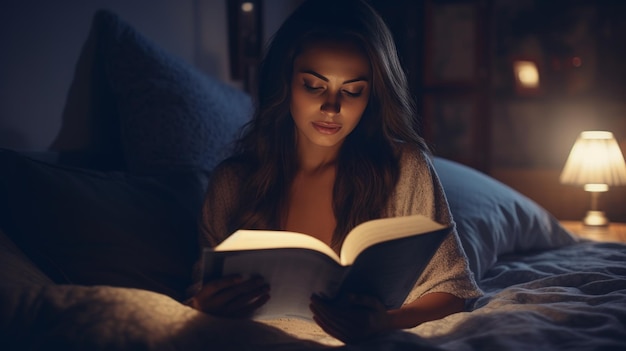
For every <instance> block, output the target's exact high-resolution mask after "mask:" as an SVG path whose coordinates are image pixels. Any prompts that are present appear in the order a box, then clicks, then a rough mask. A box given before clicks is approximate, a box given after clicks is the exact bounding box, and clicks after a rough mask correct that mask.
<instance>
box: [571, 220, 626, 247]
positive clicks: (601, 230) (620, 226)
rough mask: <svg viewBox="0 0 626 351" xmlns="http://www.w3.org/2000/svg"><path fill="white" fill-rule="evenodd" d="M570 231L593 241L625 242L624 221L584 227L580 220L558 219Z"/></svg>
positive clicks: (625, 224)
mask: <svg viewBox="0 0 626 351" xmlns="http://www.w3.org/2000/svg"><path fill="white" fill-rule="evenodd" d="M560 222H561V225H562V226H563V227H565V228H566V229H568V230H569V231H570V232H572V233H574V234H576V235H578V236H580V237H582V238H585V239H590V240H595V241H617V242H623V243H626V223H609V226H608V227H586V226H583V224H582V222H580V221H560Z"/></svg>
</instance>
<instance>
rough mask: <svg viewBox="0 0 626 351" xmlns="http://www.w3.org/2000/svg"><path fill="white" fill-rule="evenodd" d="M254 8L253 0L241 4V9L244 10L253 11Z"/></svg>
mask: <svg viewBox="0 0 626 351" xmlns="http://www.w3.org/2000/svg"><path fill="white" fill-rule="evenodd" d="M253 10H254V4H253V3H251V2H244V3H243V4H241V11H243V12H252V11H253Z"/></svg>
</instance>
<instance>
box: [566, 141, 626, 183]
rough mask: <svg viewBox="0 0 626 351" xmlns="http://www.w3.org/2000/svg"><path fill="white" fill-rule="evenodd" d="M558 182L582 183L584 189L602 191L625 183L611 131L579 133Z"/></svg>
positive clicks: (625, 169)
mask: <svg viewBox="0 0 626 351" xmlns="http://www.w3.org/2000/svg"><path fill="white" fill-rule="evenodd" d="M561 183H563V184H572V185H584V186H585V190H588V191H606V190H608V186H613V185H624V184H626V163H624V156H623V155H622V152H621V151H620V148H619V145H618V144H617V141H616V140H615V138H614V137H613V133H611V132H606V131H585V132H582V133H580V136H578V139H577V140H576V143H575V144H574V146H573V147H572V151H571V152H570V154H569V157H568V158H567V161H566V162H565V167H564V168H563V172H562V173H561Z"/></svg>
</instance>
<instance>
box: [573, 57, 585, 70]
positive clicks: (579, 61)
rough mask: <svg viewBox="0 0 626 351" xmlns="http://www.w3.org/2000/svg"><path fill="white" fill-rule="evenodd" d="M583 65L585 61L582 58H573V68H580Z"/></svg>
mask: <svg viewBox="0 0 626 351" xmlns="http://www.w3.org/2000/svg"><path fill="white" fill-rule="evenodd" d="M582 65H583V60H582V59H581V58H580V57H578V56H575V57H573V58H572V66H574V67H580V66H582Z"/></svg>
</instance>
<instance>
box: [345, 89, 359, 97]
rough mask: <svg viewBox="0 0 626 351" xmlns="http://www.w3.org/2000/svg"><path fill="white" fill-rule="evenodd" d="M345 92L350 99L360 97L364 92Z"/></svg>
mask: <svg viewBox="0 0 626 351" xmlns="http://www.w3.org/2000/svg"><path fill="white" fill-rule="evenodd" d="M343 92H344V94H346V95H348V96H349V97H359V96H361V93H362V90H359V91H349V90H344V91H343Z"/></svg>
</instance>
